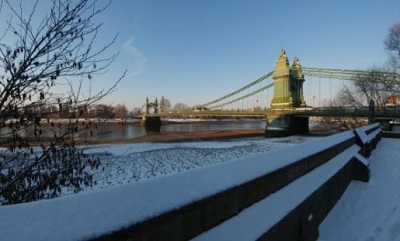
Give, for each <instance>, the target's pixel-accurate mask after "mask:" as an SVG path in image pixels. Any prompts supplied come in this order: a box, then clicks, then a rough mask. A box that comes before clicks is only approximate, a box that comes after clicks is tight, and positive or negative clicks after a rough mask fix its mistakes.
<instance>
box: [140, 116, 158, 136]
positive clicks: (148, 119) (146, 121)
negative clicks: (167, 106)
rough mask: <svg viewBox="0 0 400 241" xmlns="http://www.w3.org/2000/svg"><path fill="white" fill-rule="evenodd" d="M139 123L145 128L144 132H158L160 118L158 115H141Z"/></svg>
mask: <svg viewBox="0 0 400 241" xmlns="http://www.w3.org/2000/svg"><path fill="white" fill-rule="evenodd" d="M140 124H141V125H142V126H143V127H144V128H145V130H146V132H147V131H149V132H160V130H161V118H160V117H159V116H146V115H144V116H142V121H141V122H140Z"/></svg>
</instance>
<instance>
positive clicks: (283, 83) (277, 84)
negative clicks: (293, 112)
mask: <svg viewBox="0 0 400 241" xmlns="http://www.w3.org/2000/svg"><path fill="white" fill-rule="evenodd" d="M273 79H274V97H273V99H272V101H271V109H290V108H293V107H305V106H306V102H305V100H304V95H303V82H304V81H305V80H304V74H303V71H302V70H301V65H300V63H299V60H298V58H297V57H296V58H294V60H293V64H292V66H290V65H289V60H288V58H287V57H286V53H285V51H284V50H282V51H281V53H280V54H279V58H278V60H277V61H276V67H275V71H274V75H273Z"/></svg>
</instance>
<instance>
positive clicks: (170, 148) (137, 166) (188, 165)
mask: <svg viewBox="0 0 400 241" xmlns="http://www.w3.org/2000/svg"><path fill="white" fill-rule="evenodd" d="M315 138H316V137H304V136H292V137H286V138H274V139H266V138H264V137H254V138H239V139H231V140H222V141H200V142H178V143H134V144H119V145H97V146H88V147H86V148H85V149H86V151H85V152H86V153H92V154H96V155H101V165H100V167H99V169H98V170H97V171H95V172H94V176H93V180H94V182H96V183H97V184H96V185H94V186H93V188H86V189H85V190H84V191H91V190H98V189H104V188H109V187H112V186H118V185H122V184H127V183H132V182H137V181H140V180H144V179H151V178H154V177H159V176H164V175H170V174H173V173H177V172H183V171H188V170H192V169H196V168H201V167H206V166H211V165H215V164H219V163H223V162H227V161H233V160H236V159H239V158H242V157H247V156H251V155H254V154H257V153H264V152H268V151H271V150H276V149H280V148H282V147H286V146H291V145H296V144H298V143H302V142H306V141H309V140H312V139H315ZM72 193H73V192H72V191H71V190H64V193H63V195H68V194H72Z"/></svg>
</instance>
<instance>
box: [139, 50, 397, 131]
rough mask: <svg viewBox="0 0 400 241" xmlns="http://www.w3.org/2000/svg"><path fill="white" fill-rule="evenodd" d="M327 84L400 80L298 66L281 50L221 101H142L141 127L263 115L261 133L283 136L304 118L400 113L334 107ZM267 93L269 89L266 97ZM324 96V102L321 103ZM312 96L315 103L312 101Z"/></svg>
mask: <svg viewBox="0 0 400 241" xmlns="http://www.w3.org/2000/svg"><path fill="white" fill-rule="evenodd" d="M306 77H307V81H306ZM315 78H317V79H318V84H317V86H316V85H315V84H314V86H312V82H311V81H309V79H315ZM321 79H322V80H323V82H322V81H321ZM326 80H328V81H326ZM332 80H337V81H339V82H340V81H342V83H341V85H340V86H343V84H344V83H343V81H360V80H363V81H372V82H377V83H383V84H393V83H396V84H397V83H399V82H400V74H399V73H396V72H380V71H363V70H349V69H333V68H313V67H302V66H301V64H300V62H299V59H298V58H297V57H295V58H294V60H293V62H292V64H290V63H289V60H288V58H287V56H286V52H285V51H284V50H281V52H280V54H279V57H278V60H277V61H276V67H275V69H274V70H272V71H269V72H268V73H267V74H265V75H263V76H261V77H260V78H258V79H256V80H254V81H252V82H250V83H248V84H246V85H245V86H243V87H241V88H239V89H236V90H234V91H232V92H230V93H228V94H226V95H224V96H222V97H219V98H216V99H214V100H211V101H209V102H206V103H203V104H202V105H199V107H197V108H191V109H183V110H165V109H163V108H162V107H160V105H159V103H158V101H157V100H156V101H155V102H150V101H149V100H148V99H147V100H146V104H145V105H144V108H145V114H144V115H143V122H144V124H145V125H146V126H154V125H156V126H157V125H160V124H161V120H160V118H161V117H189V116H190V117H193V116H194V117H214V118H218V117H264V118H266V119H267V131H266V132H268V133H269V134H270V135H271V136H275V133H279V134H278V135H286V134H292V133H296V134H298V133H305V132H308V119H309V117H310V116H331V117H354V116H356V117H369V118H373V116H380V117H387V116H390V117H395V118H396V117H397V118H398V117H400V110H390V111H389V110H386V109H385V112H382V111H379V110H378V109H377V108H376V106H365V107H362V108H357V109H356V108H352V107H351V108H350V107H349V108H346V107H343V106H334V105H333V104H332V95H333V94H335V93H334V91H335V90H337V89H339V87H338V85H337V82H336V83H333V82H332ZM307 82H308V85H307ZM321 83H322V84H321ZM327 83H328V84H327ZM333 85H335V86H333ZM271 91H273V93H272V94H271V93H270V92H271ZM307 92H308V93H307ZM328 96H329V102H330V103H329V104H328V103H327V97H328ZM271 97H272V98H271ZM316 98H317V104H316V103H315V99H316ZM322 100H323V101H322ZM268 104H269V106H268ZM316 106H317V107H316ZM399 109H400V108H399Z"/></svg>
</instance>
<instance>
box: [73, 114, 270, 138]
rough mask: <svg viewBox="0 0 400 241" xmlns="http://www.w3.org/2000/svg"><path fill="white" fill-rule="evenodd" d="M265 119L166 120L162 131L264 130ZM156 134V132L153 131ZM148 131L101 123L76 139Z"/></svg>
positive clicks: (127, 135)
mask: <svg viewBox="0 0 400 241" xmlns="http://www.w3.org/2000/svg"><path fill="white" fill-rule="evenodd" d="M265 127H266V122H265V120H252V119H244V120H224V121H220V120H207V121H195V122H171V121H168V122H165V123H163V125H161V129H160V132H197V131H215V130H247V129H249V130H264V129H265ZM151 133H152V134H155V132H151ZM146 134H147V132H146V130H145V128H144V127H142V126H141V125H140V124H139V123H132V122H124V123H109V122H106V123H99V124H98V125H97V128H91V129H89V130H85V131H82V132H79V133H76V136H75V137H76V139H78V140H79V139H86V140H91V141H103V140H119V139H132V138H136V137H140V136H144V135H146Z"/></svg>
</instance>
